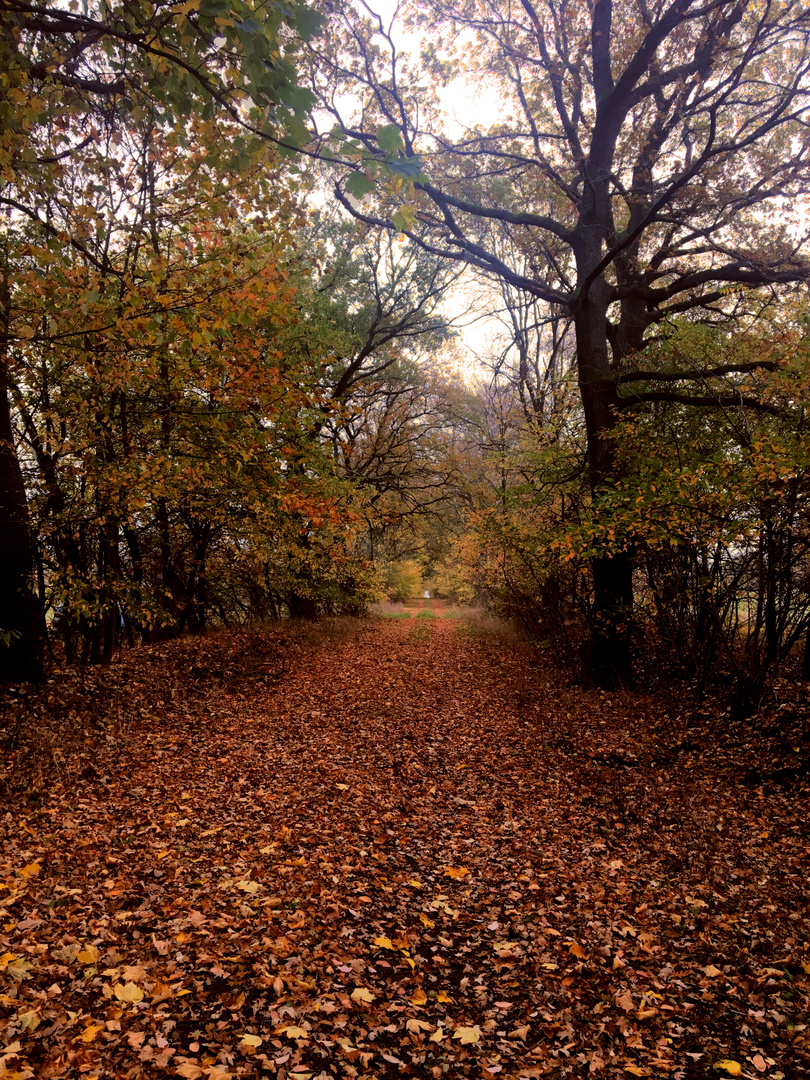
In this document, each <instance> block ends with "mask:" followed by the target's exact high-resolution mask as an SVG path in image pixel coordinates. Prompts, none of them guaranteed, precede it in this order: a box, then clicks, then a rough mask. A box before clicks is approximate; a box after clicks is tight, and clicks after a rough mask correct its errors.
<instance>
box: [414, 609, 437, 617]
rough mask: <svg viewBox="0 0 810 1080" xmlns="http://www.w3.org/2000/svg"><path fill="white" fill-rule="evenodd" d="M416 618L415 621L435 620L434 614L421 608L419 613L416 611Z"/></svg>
mask: <svg viewBox="0 0 810 1080" xmlns="http://www.w3.org/2000/svg"><path fill="white" fill-rule="evenodd" d="M416 617H417V619H435V618H436V612H435V611H431V610H430V608H423V609H422V610H421V611H418V612H417V613H416Z"/></svg>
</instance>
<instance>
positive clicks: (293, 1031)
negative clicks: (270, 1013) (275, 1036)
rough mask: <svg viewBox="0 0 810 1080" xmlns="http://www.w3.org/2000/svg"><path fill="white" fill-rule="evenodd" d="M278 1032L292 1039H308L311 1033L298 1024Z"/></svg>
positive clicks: (280, 1029) (282, 1028) (289, 1025)
mask: <svg viewBox="0 0 810 1080" xmlns="http://www.w3.org/2000/svg"><path fill="white" fill-rule="evenodd" d="M277 1030H278V1032H279V1033H280V1034H281V1035H286V1036H287V1037H288V1038H290V1039H306V1038H308V1037H309V1032H308V1031H307V1030H306V1029H305V1028H302V1027H298V1026H297V1025H296V1024H288V1025H287V1026H286V1027H281V1028H278V1029H277Z"/></svg>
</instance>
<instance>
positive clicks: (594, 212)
mask: <svg viewBox="0 0 810 1080" xmlns="http://www.w3.org/2000/svg"><path fill="white" fill-rule="evenodd" d="M409 11H410V19H411V26H412V28H414V29H420V28H421V30H422V32H423V35H424V39H425V40H424V41H423V46H422V55H423V60H424V63H423V66H422V68H421V70H420V69H418V68H417V67H415V65H414V64H413V62H412V61H409V60H403V58H402V57H401V55H400V53H399V50H398V47H397V43H396V40H395V38H394V36H392V34H391V33H390V32H388V31H386V30H385V28H384V27H383V25H382V22H381V20H380V19H379V18H377V17H373V18H369V17H367V16H366V15H364V14H362V13H359V12H358V11H357V10H356V9H351V8H342V9H341V10H340V11H339V12H333V13H332V16H331V19H332V25H333V34H332V36H331V38H330V42H331V46H330V47H328V48H322V49H320V51H319V52H318V53H317V54H316V53H315V52H313V53H312V75H311V77H312V80H313V87H314V88H315V89H316V90H317V91H318V92H319V93H320V95H321V100H322V102H323V106H324V108H325V109H327V110H328V111H329V113H330V115H331V118H332V120H333V121H334V123H335V124H336V125H337V126H338V129H339V130H338V133H337V134H330V133H328V132H324V143H323V145H324V147H327V146H328V148H329V150H328V152H329V154H331V156H332V157H334V158H336V159H337V160H338V162H339V163H340V164H342V166H343V176H342V179H340V180H339V182H338V184H337V194H338V197H339V198H340V199H341V200H342V201H343V203H344V204H345V205H346V206H347V207H349V208H350V209H351V211H352V212H353V213H354V214H355V216H356V217H358V218H360V219H362V220H363V221H365V222H367V223H368V224H374V225H376V226H377V227H380V228H387V229H389V230H394V229H396V230H401V231H404V232H405V233H406V235H408V236H409V237H410V239H411V240H412V241H413V242H414V243H416V244H419V245H421V246H422V247H424V248H425V249H426V250H429V251H431V252H432V253H434V254H441V255H443V256H444V257H445V258H447V259H449V260H452V261H454V262H456V263H464V264H467V265H469V266H471V267H473V268H475V269H476V270H477V271H478V272H480V273H482V274H484V275H486V276H489V277H492V278H496V279H502V280H503V281H505V282H507V283H508V284H509V285H511V286H512V287H514V288H516V289H518V290H521V291H523V292H525V293H528V294H529V295H530V296H533V297H536V298H538V299H539V300H541V301H543V302H544V303H546V304H548V305H552V306H553V307H555V308H556V309H558V310H559V311H561V312H563V313H564V314H565V315H566V316H567V317H569V318H570V319H571V321H572V323H573V326H574V331H575V337H576V367H577V377H578V384H579V393H580V397H581V403H582V410H583V415H584V422H585V428H586V435H587V450H588V470H589V482H590V489H591V493H592V498H593V500H595V501H596V502H598V501H599V500H600V499H601V498H603V497H604V496H605V495H606V493H608V492H609V491H610V490H611V488H612V487H613V486H614V485H615V483H616V482H617V480H618V479H619V478H620V471H621V470H620V465H619V463H618V462H617V459H616V454H615V444H614V440H613V439H612V437H611V433H612V431H613V429H614V426H615V424H616V422H617V417H618V415H619V414H620V412H621V411H622V409H624V408H626V407H627V406H628V404H637V403H639V402H641V401H652V400H663V399H666V400H670V401H678V402H681V403H683V404H685V405H694V406H696V407H703V406H707V405H711V406H715V405H717V404H721V405H722V404H723V401H722V400H721V401H719V402H718V401H717V399H716V398H715V397H714V396H713V395H706V394H704V393H701V390H700V387H701V382H702V381H703V380H704V379H705V378H706V376H707V371H706V370H705V369H703V368H701V367H700V366H699V365H696V366H691V365H689V366H687V367H685V368H681V369H679V370H675V371H667V372H662V373H661V379H660V381H659V382H658V383H656V382H655V378H654V376H651V374H650V372H649V371H645V372H644V377H643V378H644V382H645V384H646V385H645V386H644V388H641V387H640V386H639V381H640V380H639V375H638V373H637V372H635V371H634V370H633V367H632V358H633V357H634V356H635V355H636V354H637V353H638V352H639V351H640V350H641V349H642V348H643V347H644V345H645V343H646V342H647V341H648V339H649V338H650V336H651V335H656V334H660V333H662V332H665V329H666V326H667V323H668V320H670V319H672V318H673V317H675V316H683V315H685V314H687V313H689V314H690V316H691V317H692V318H696V319H709V320H714V321H718V320H721V321H722V320H728V319H739V318H740V317H742V316H743V315H750V314H751V313H752V311H754V310H755V308H756V304H757V303H758V299H759V298H760V297H761V295H762V294H763V293H766V294H767V293H769V292H770V291H772V290H775V289H779V288H781V287H783V286H785V285H788V284H790V283H792V282H797V281H805V280H807V278H808V277H809V276H810V268H809V266H808V260H807V243H806V241H805V236H804V231H803V229H802V227H801V223H800V221H799V216H798V215H799V203H800V200H801V199H802V197H803V196H805V195H806V194H807V192H808V182H809V181H810V140H808V138H807V133H806V132H807V128H806V115H807V111H808V108H810V101H808V96H807V94H808V92H807V76H808V70H809V67H810V44H809V43H810V13H808V11H807V9H806V7H805V6H804V5H802V4H800V3H799V2H797V0H780V2H776V3H766V4H764V5H763V4H754V3H749V2H746V0H711V2H708V3H707V2H704V0H657V2H654V3H652V4H650V3H647V2H645V0H615V2H614V0H596V2H595V3H593V4H588V3H585V2H584V0H571V2H561V0H546V2H545V3H534V2H533V0H522V3H521V4H520V5H511V4H506V3H504V2H502V0H490V2H486V3H474V2H469V3H460V4H456V3H452V4H450V3H444V2H443V0H420V2H416V3H414V4H413V5H412V6H411V8H410V9H409ZM339 25H342V26H343V27H344V28H345V33H344V34H343V36H342V37H340V36H339V34H338V26H339ZM439 42H452V43H454V44H452V45H451V46H449V47H445V46H443V45H440V44H439ZM456 76H461V77H463V78H465V79H466V80H467V81H468V82H474V83H475V85H476V87H477V89H478V92H479V94H480V93H481V91H482V88H485V90H486V92H487V93H488V94H489V95H491V100H493V101H497V102H498V114H499V116H498V120H497V122H496V123H493V124H492V125H490V126H489V127H488V128H484V127H482V126H475V127H469V128H468V129H467V130H465V131H464V132H463V133H462V134H461V135H459V136H458V137H451V136H450V135H448V134H447V132H446V130H444V129H443V128H442V125H441V119H440V116H439V113H438V110H437V108H436V100H435V97H434V98H431V95H430V93H429V91H428V90H427V87H426V83H428V82H430V81H432V82H434V83H435V82H443V83H445V84H446V83H448V82H449V81H451V80H452V79H453V78H455V77H456ZM336 87H338V88H340V89H342V90H345V89H346V88H348V87H351V88H352V89H353V90H354V92H355V94H356V95H357V99H359V100H360V102H361V106H362V107H361V110H360V111H359V113H358V114H357V115H356V116H343V115H342V113H341V110H340V104H339V103H340V100H341V99H340V98H339V97H338V96H337V95H336V94H335V92H334V91H335V88H336ZM342 100H343V101H345V100H346V99H345V98H344V99H342ZM379 181H383V183H379ZM376 189H379V196H378V198H377V201H376V203H375V204H373V203H372V201H371V199H370V198H367V196H370V195H371V193H372V192H373V191H375V190H376ZM359 199H363V202H362V203H359V202H358V200H359ZM504 236H506V237H508V238H509V240H510V242H511V243H512V244H513V245H514V247H515V249H516V250H517V251H519V252H520V253H521V257H520V258H519V259H514V258H510V257H509V256H506V255H504V253H503V245H502V243H499V240H502V238H503V237H504ZM527 260H528V264H527ZM650 384H652V385H650ZM634 387H636V389H635V390H634V389H633V388H634ZM628 391H631V392H629V393H628ZM591 573H592V583H593V597H594V602H593V617H594V625H593V632H592V648H591V667H592V671H593V674H594V676H595V678H596V679H597V680H598V681H599V682H600V683H602V684H603V685H616V684H621V683H626V682H628V681H629V680H630V678H631V657H630V650H629V646H628V638H627V633H626V628H627V623H628V620H629V618H630V615H631V611H632V604H633V578H632V573H633V560H632V555H631V552H630V551H629V550H618V551H617V550H612V551H609V552H606V553H597V554H596V556H595V557H594V558H593V560H592V562H591Z"/></svg>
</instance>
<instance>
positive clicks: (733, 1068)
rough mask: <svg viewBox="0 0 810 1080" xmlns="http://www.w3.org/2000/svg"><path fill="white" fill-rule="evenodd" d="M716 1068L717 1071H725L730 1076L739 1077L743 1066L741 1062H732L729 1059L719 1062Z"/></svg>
mask: <svg viewBox="0 0 810 1080" xmlns="http://www.w3.org/2000/svg"><path fill="white" fill-rule="evenodd" d="M714 1067H715V1069H725V1070H726V1072H727V1073H728V1074H729V1075H730V1076H739V1075H740V1073H741V1072H742V1065H740V1063H739V1061H731V1060H730V1059H729V1058H724V1059H723V1060H722V1061H718V1062H717V1063H716V1065H715V1066H714Z"/></svg>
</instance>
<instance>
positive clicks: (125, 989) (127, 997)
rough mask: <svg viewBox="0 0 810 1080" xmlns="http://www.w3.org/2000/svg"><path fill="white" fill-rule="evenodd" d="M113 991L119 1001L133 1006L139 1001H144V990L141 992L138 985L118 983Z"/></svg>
mask: <svg viewBox="0 0 810 1080" xmlns="http://www.w3.org/2000/svg"><path fill="white" fill-rule="evenodd" d="M113 990H114V991H115V996H116V997H117V998H118V1000H119V1001H128V1002H130V1003H132V1004H133V1005H134V1004H136V1003H137V1002H139V1001H143V990H141V988H140V986H138V985H137V983H133V982H128V983H116V984H115V986H114V987H113Z"/></svg>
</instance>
